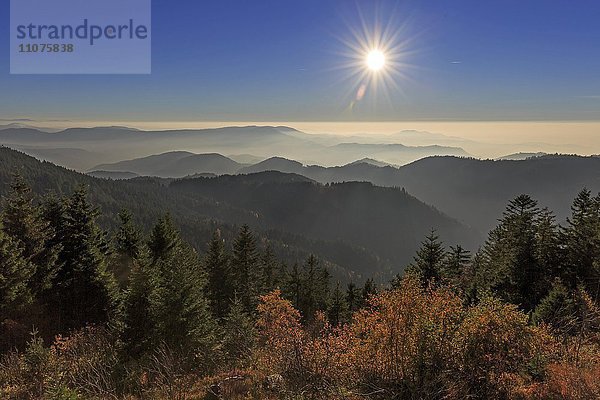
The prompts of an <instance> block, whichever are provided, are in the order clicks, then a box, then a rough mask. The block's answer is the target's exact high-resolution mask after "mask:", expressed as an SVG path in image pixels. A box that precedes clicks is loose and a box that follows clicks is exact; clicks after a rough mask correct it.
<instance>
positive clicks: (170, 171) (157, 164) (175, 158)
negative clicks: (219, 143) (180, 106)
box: [92, 151, 242, 178]
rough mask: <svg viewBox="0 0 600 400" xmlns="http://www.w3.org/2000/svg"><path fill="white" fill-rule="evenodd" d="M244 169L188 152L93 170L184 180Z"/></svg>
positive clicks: (213, 155) (221, 159)
mask: <svg viewBox="0 0 600 400" xmlns="http://www.w3.org/2000/svg"><path fill="white" fill-rule="evenodd" d="M241 167H242V164H239V163H237V162H235V161H233V160H232V159H230V158H227V157H225V156H222V155H221V154H216V153H209V154H194V153H190V152H188V151H173V152H168V153H162V154H157V155H152V156H147V157H142V158H136V159H133V160H125V161H120V162H117V163H113V164H100V165H97V166H95V167H93V168H92V170H102V171H128V172H132V173H135V174H138V175H145V176H158V177H162V178H182V177H185V176H188V175H194V174H199V173H210V174H216V175H221V174H232V173H235V172H237V171H238V170H239V169H240V168H241Z"/></svg>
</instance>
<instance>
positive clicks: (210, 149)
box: [0, 123, 600, 237]
mask: <svg viewBox="0 0 600 400" xmlns="http://www.w3.org/2000/svg"><path fill="white" fill-rule="evenodd" d="M0 143H1V144H3V145H4V146H7V147H10V148H13V149H17V150H20V151H23V152H25V153H26V154H29V155H31V156H34V157H36V158H38V159H40V160H46V161H50V162H52V163H55V164H57V165H60V166H64V167H67V168H71V169H74V170H77V171H79V172H83V173H87V174H89V175H90V176H93V177H98V178H107V179H133V178H137V177H143V176H147V177H157V178H163V179H180V178H190V177H197V178H199V177H216V176H220V175H235V174H252V173H260V172H266V171H278V172H283V173H289V174H297V175H301V176H304V177H306V178H309V179H311V180H314V181H315V182H318V183H321V184H329V183H341V182H369V183H372V184H373V185H375V186H381V187H392V188H402V189H403V190H405V191H406V192H408V193H409V194H411V195H413V196H415V197H416V198H418V199H419V200H421V201H423V202H424V203H426V204H428V205H431V206H434V207H435V208H437V209H438V210H440V211H442V212H443V213H445V214H446V215H448V216H450V217H451V218H455V219H456V220H458V221H460V222H461V223H463V224H465V225H466V226H468V227H470V228H471V229H473V230H475V231H477V232H479V234H480V236H481V237H483V234H485V233H486V232H487V231H488V230H490V229H491V228H492V227H493V226H494V225H495V223H496V219H497V216H498V215H500V213H501V212H502V210H503V208H504V206H505V204H506V203H507V202H508V201H509V200H510V199H512V198H514V197H516V196H518V195H520V194H523V193H528V194H530V195H532V196H533V197H534V198H536V199H538V200H539V201H540V204H542V205H543V206H546V207H549V208H551V209H553V210H555V212H556V215H557V219H558V221H564V220H565V218H566V217H567V215H568V213H569V211H570V203H571V200H572V199H573V198H574V196H575V195H576V194H577V193H578V191H579V190H581V189H582V188H584V187H586V188H589V189H590V190H591V191H592V192H596V191H598V190H600V183H599V182H600V180H599V173H598V171H599V168H598V167H599V166H600V164H599V163H600V159H598V158H597V157H593V156H591V157H581V156H576V155H559V154H555V155H549V154H546V153H545V152H541V151H516V152H514V153H511V154H507V155H504V156H500V157H497V158H496V159H495V160H492V159H487V158H484V159H478V158H476V157H477V154H481V153H476V152H477V151H479V152H483V153H485V146H486V144H483V143H479V144H478V145H479V146H480V147H477V146H476V145H477V143H475V142H473V141H469V140H465V139H461V138H459V137H453V136H445V135H441V134H436V133H430V132H423V131H415V130H407V131H402V132H398V133H395V134H390V135H354V136H343V137H340V136H336V135H327V134H307V133H304V132H301V131H298V130H296V129H294V128H290V127H286V126H240V127H225V128H215V129H200V130H162V131H142V130H138V129H134V128H128V127H122V126H113V127H97V128H70V129H65V130H56V129H48V128H35V127H32V126H29V125H27V124H24V123H13V124H9V125H4V126H0ZM461 146H464V147H465V148H467V149H469V151H466V150H465V149H464V148H463V147H461ZM482 146H483V147H482ZM488 146H489V145H488ZM518 146H519V145H513V146H512V147H507V148H506V150H507V151H508V150H512V151H514V150H516V149H518V148H519V147H518ZM521 146H522V148H527V147H528V146H536V144H533V143H529V144H523V145H521ZM538 146H540V148H544V147H543V144H538ZM495 147H498V148H500V149H502V148H503V147H502V146H499V145H495ZM471 152H472V153H471Z"/></svg>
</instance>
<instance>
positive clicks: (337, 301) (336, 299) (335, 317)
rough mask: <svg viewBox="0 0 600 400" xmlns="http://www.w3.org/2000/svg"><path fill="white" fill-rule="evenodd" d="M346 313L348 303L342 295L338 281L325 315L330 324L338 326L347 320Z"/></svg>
mask: <svg viewBox="0 0 600 400" xmlns="http://www.w3.org/2000/svg"><path fill="white" fill-rule="evenodd" d="M348 313H349V311H348V303H346V298H345V297H344V293H343V292H342V290H341V288H340V283H339V282H338V283H337V284H336V285H335V289H334V290H333V292H332V294H331V299H330V301H329V308H328V310H327V317H328V319H329V322H330V323H331V325H333V326H338V325H341V324H344V323H346V322H348V320H349V315H348Z"/></svg>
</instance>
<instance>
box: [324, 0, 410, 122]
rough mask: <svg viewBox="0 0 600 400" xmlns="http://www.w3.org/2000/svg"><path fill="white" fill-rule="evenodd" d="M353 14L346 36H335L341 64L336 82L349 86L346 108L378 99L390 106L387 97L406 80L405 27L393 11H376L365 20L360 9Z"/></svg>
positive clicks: (408, 37)
mask: <svg viewBox="0 0 600 400" xmlns="http://www.w3.org/2000/svg"><path fill="white" fill-rule="evenodd" d="M356 15H357V16H358V18H353V20H354V22H353V23H347V25H348V31H347V34H346V35H344V36H342V37H338V39H339V41H340V43H341V47H342V50H341V51H340V52H339V54H340V55H341V56H342V60H343V61H341V62H340V63H339V64H338V66H337V68H336V69H339V70H342V73H341V74H340V75H339V76H340V79H341V80H342V81H343V82H344V84H346V85H348V86H349V89H350V92H349V93H348V100H349V101H350V106H349V108H350V109H351V110H354V109H355V107H356V106H357V105H358V104H359V103H360V102H362V101H364V100H365V99H369V100H370V101H373V105H374V104H376V103H379V101H380V100H382V99H383V100H387V101H388V103H389V104H392V103H393V102H392V100H391V98H392V97H391V96H390V95H391V94H392V92H402V88H401V86H400V84H399V83H400V82H401V81H402V80H405V79H408V70H409V69H410V65H409V64H408V58H409V56H410V55H411V54H412V51H410V47H411V46H410V44H411V42H412V38H411V36H410V35H409V30H408V24H407V22H406V21H403V20H402V19H401V18H399V17H398V16H397V15H396V13H393V12H392V13H389V12H386V13H383V12H377V11H376V12H375V13H371V14H370V15H371V16H372V18H369V19H367V18H366V17H365V14H364V13H363V12H362V11H361V10H358V12H357V14H356ZM368 21H372V22H368ZM392 106H393V104H392Z"/></svg>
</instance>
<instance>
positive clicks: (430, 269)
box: [406, 230, 446, 286]
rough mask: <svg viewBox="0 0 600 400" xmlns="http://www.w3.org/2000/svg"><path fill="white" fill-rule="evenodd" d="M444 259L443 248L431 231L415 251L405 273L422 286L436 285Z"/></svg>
mask: <svg viewBox="0 0 600 400" xmlns="http://www.w3.org/2000/svg"><path fill="white" fill-rule="evenodd" d="M445 258H446V251H445V250H444V246H443V244H442V243H441V242H440V240H439V236H438V235H437V234H436V232H435V230H431V233H430V234H429V235H428V236H427V237H426V238H425V241H423V242H422V243H421V248H420V249H419V250H418V251H417V255H416V256H415V260H414V262H413V263H412V264H411V265H409V266H408V268H407V269H406V273H408V274H413V275H415V276H417V277H418V278H419V280H420V281H421V284H422V285H423V286H427V285H429V284H430V283H436V282H438V281H439V279H440V275H441V271H442V268H443V265H444V260H445Z"/></svg>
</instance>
